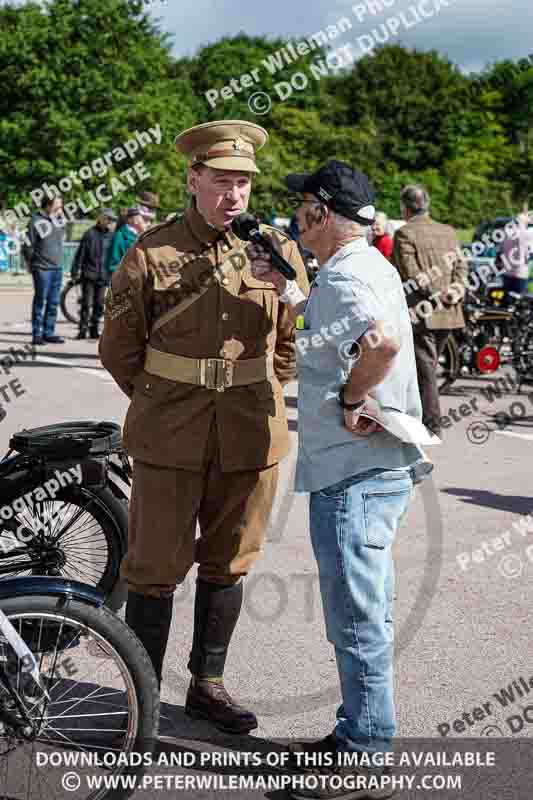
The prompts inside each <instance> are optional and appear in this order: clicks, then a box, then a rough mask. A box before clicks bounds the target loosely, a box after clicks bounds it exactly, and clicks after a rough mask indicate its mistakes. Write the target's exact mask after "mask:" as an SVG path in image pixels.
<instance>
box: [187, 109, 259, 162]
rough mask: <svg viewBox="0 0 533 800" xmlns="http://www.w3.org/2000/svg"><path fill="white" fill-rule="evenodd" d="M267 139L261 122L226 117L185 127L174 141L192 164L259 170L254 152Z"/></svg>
mask: <svg viewBox="0 0 533 800" xmlns="http://www.w3.org/2000/svg"><path fill="white" fill-rule="evenodd" d="M267 139H268V133H267V132H266V130H265V129H264V128H261V126H260V125H256V124H255V123H254V122H246V121H245V120H238V119H229V120H222V121H220V122H204V123H203V124H202V125H195V126H194V128H188V130H186V131H183V132H182V133H180V134H179V135H178V136H177V137H176V139H175V142H174V143H175V145H176V149H177V150H178V151H179V152H180V153H183V154H184V155H186V156H189V157H190V159H191V166H195V165H196V164H206V165H207V166H209V167H213V169H229V170H238V171H242V172H259V171H260V170H259V169H258V168H257V166H256V163H255V154H256V151H257V150H260V149H261V147H263V145H264V144H265V142H266V140H267Z"/></svg>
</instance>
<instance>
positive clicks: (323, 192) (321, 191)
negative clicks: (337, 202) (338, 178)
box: [317, 187, 333, 202]
mask: <svg viewBox="0 0 533 800" xmlns="http://www.w3.org/2000/svg"><path fill="white" fill-rule="evenodd" d="M317 195H318V196H319V197H321V198H322V200H325V201H326V202H327V201H328V200H331V198H332V197H333V195H332V194H330V193H329V192H326V190H325V189H322V187H320V189H319V190H318V192H317Z"/></svg>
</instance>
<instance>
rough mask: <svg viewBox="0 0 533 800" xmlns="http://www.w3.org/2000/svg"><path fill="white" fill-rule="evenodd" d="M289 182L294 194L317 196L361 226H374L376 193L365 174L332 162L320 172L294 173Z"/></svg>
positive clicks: (289, 177) (347, 165)
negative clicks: (305, 193) (307, 193)
mask: <svg viewBox="0 0 533 800" xmlns="http://www.w3.org/2000/svg"><path fill="white" fill-rule="evenodd" d="M285 183H286V184H287V187H288V188H289V190H290V191H291V192H297V193H298V194H303V193H304V192H309V193H310V194H314V195H315V197H316V198H318V200H320V202H322V203H324V204H325V205H327V206H328V208H331V210H332V211H336V212H337V213H339V214H342V216H343V217H347V218H348V219H352V220H353V221H354V222H358V223H359V224H360V225H372V223H373V222H374V218H375V216H376V209H375V207H374V201H375V199H376V192H375V190H374V187H373V186H372V184H371V183H370V181H369V180H368V178H367V176H366V175H365V174H364V172H360V171H359V170H358V169H355V168H354V167H351V166H350V165H349V164H345V163H344V161H337V160H336V159H331V160H330V161H328V163H327V164H326V165H325V166H323V167H320V169H319V170H317V172H314V173H312V174H309V173H308V172H305V173H292V174H291V175H287V177H286V178H285Z"/></svg>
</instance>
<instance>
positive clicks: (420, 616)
mask: <svg viewBox="0 0 533 800" xmlns="http://www.w3.org/2000/svg"><path fill="white" fill-rule="evenodd" d="M30 306H31V290H29V289H28V288H25V287H18V288H10V289H7V288H1V289H0V309H1V311H0V353H2V354H5V353H7V352H9V348H10V347H13V346H15V347H17V348H23V347H24V346H25V345H29V344H30V343H31V336H30V310H31V309H30ZM58 332H59V333H60V334H62V335H64V336H65V337H66V338H67V342H66V344H65V345H48V346H46V347H43V348H39V349H38V354H37V356H36V358H35V359H32V358H31V357H28V358H27V359H26V360H25V361H24V362H22V363H20V364H19V365H18V366H17V367H16V368H14V370H13V373H12V374H11V375H1V381H0V383H1V384H2V385H4V386H5V385H6V384H8V383H9V381H12V380H17V381H18V384H17V388H16V391H15V390H14V389H13V387H12V386H11V387H10V388H9V389H7V390H6V391H7V392H8V394H9V396H10V401H9V402H5V397H4V405H5V410H6V411H7V416H6V418H5V419H4V420H3V422H2V423H1V425H0V432H1V439H0V441H1V443H2V446H3V449H2V452H5V450H7V446H8V441H9V438H10V436H11V435H12V434H13V433H14V432H16V431H18V430H20V429H22V428H24V427H36V426H39V425H45V424H50V423H56V422H60V421H68V420H76V419H78V420H79V419H83V418H86V419H93V420H114V421H116V422H119V423H122V422H123V419H124V415H125V412H126V410H127V405H128V399H127V398H126V397H125V396H124V395H123V394H122V392H121V391H120V389H119V388H118V387H117V386H116V385H115V384H114V382H113V380H112V379H111V377H110V376H109V375H108V374H107V373H106V372H105V370H104V369H103V368H102V365H101V364H100V361H99V358H98V354H97V347H96V343H95V342H94V341H86V342H77V341H75V339H74V337H75V335H76V332H77V331H76V328H75V326H73V325H71V324H70V323H67V322H65V321H60V322H59V324H58ZM494 377H495V376H491V378H492V379H493V378H494ZM496 377H498V376H496ZM499 377H504V378H506V379H507V389H511V391H507V392H506V393H505V394H503V395H502V396H501V397H500V398H498V399H495V400H493V401H492V402H489V401H488V400H487V398H486V397H485V396H484V395H483V390H484V389H486V388H487V386H489V385H490V384H491V383H492V381H491V380H488V379H475V380H474V379H472V380H470V379H469V380H463V381H461V382H460V384H459V387H460V389H461V391H462V394H460V395H459V394H457V395H455V394H454V395H447V396H443V397H442V413H443V414H449V413H450V418H451V419H452V423H451V424H450V426H449V427H448V428H447V429H446V431H445V432H444V440H443V444H442V445H441V446H439V447H435V448H431V451H430V450H429V448H428V455H430V456H431V458H432V460H433V461H434V464H435V469H434V473H433V477H432V479H431V480H428V481H425V482H424V483H423V484H422V485H421V487H419V488H418V489H417V491H416V494H415V497H414V500H413V502H412V504H411V507H410V509H409V512H408V514H407V516H406V518H405V520H404V522H403V524H402V527H401V529H400V531H399V533H398V536H397V541H396V544H395V549H394V552H395V565H396V593H397V597H396V606H395V609H396V610H395V614H396V618H395V624H396V651H397V652H396V659H395V684H396V689H395V698H396V706H397V721H398V735H399V736H400V737H419V738H423V739H428V738H433V742H432V743H431V744H432V745H433V747H434V748H438V747H439V745H443V746H444V745H446V744H448V746H449V745H450V743H452V744H454V745H455V746H459V744H460V743H459V740H460V739H462V738H466V737H469V738H472V737H473V738H477V739H478V742H482V741H484V737H487V736H493V737H510V738H511V739H512V742H513V743H514V745H515V748H516V746H517V745H518V741H517V740H518V739H522V738H529V737H531V735H532V733H533V643H532V639H531V624H530V621H529V613H530V608H531V600H532V591H531V585H532V582H531V577H532V575H533V536H532V533H533V514H532V512H533V478H532V469H531V441H532V440H533V394H531V395H529V394H528V392H533V386H532V387H523V390H522V393H521V394H518V393H517V391H516V387H515V388H513V387H512V371H511V370H510V368H509V369H505V370H503V371H501V372H500V373H499ZM22 392H23V393H22ZM16 395H18V396H16ZM296 397H297V384H296V383H292V384H290V385H289V386H288V387H287V390H286V398H287V410H288V418H289V424H290V428H291V437H292V440H293V448H292V452H291V455H290V456H289V457H288V458H287V459H285V460H284V462H283V463H282V465H281V477H280V488H279V492H278V498H277V501H276V506H275V509H274V514H273V521H272V524H271V528H270V530H269V535H268V541H267V543H266V546H265V549H264V553H263V556H262V558H261V560H260V562H259V563H258V565H257V567H256V568H255V570H254V572H253V573H252V574H251V575H250V576H249V577H248V578H247V580H246V587H245V603H244V609H243V612H242V615H241V619H240V621H239V624H238V627H237V630H236V633H235V635H234V640H233V643H232V648H231V651H230V654H229V658H228V663H227V668H226V685H227V687H228V689H229V690H230V691H231V692H232V693H233V694H234V696H235V697H236V698H238V699H239V701H241V702H242V703H243V704H246V705H249V706H250V707H252V708H253V709H254V710H255V712H256V713H257V715H258V717H259V721H260V726H259V729H258V730H257V731H255V732H254V733H253V735H252V736H250V737H242V738H235V737H228V736H225V735H224V734H221V733H218V732H217V731H215V730H214V729H213V728H212V727H211V726H210V725H209V724H207V723H203V722H193V721H191V720H189V719H188V718H187V717H185V716H184V714H183V705H184V700H185V692H186V687H187V683H188V672H187V669H186V664H187V658H188V653H189V648H190V644H191V632H192V610H193V596H194V595H193V587H194V574H192V573H191V575H190V576H189V578H188V580H187V582H186V583H185V585H184V586H183V587H181V588H180V589H179V590H178V591H177V592H176V595H175V601H174V618H173V625H172V631H171V637H170V643H169V647H168V652H167V659H166V664H165V671H164V676H163V687H162V698H161V699H162V713H163V720H162V726H161V734H162V736H163V739H162V742H163V743H162V745H161V747H163V748H166V749H167V750H168V749H169V750H170V751H173V752H185V751H189V750H191V751H196V752H200V751H202V750H203V751H212V752H234V751H235V750H252V751H255V750H261V751H262V752H268V751H269V749H272V750H278V751H279V749H280V744H279V743H280V742H281V741H282V740H284V739H291V738H295V737H299V738H316V737H322V736H324V735H325V734H327V733H328V732H329V731H330V730H331V728H332V724H333V721H334V716H335V709H336V706H337V704H338V701H339V689H338V680H337V671H336V664H335V659H334V652H333V649H332V647H331V645H330V644H329V643H328V642H327V640H326V638H325V632H324V625H323V620H322V613H321V606H320V596H319V591H318V583H317V574H316V566H315V562H314V559H313V555H312V551H311V546H310V542H309V533H308V509H307V503H308V498H307V495H301V494H298V495H294V494H293V492H292V476H293V473H294V459H295V455H296V443H297V440H296V437H297V408H296ZM461 407H463V408H462V410H461ZM468 411H470V413H468ZM498 414H499V415H500V416H496V420H495V419H494V417H495V415H498ZM502 414H505V415H507V416H506V417H505V416H502ZM454 416H455V417H456V419H453V417H454ZM530 514H532V516H531V517H530V516H529V515H530ZM530 520H531V521H532V524H531V525H530V524H529V522H530ZM528 548H529V549H528ZM520 678H522V681H520ZM530 679H531V684H530V683H529V682H530ZM513 681H516V685H515V686H514V687H512V684H513ZM509 685H511V687H512V688H513V691H512V692H511V694H512V695H513V696H512V698H511V699H508V700H507V702H505V698H503V700H504V702H503V703H502V702H501V699H502V696H501V690H502V688H504V687H509ZM516 686H518V687H519V689H521V694H520V692H519V691H518V690H517V688H516ZM526 690H527V691H526ZM528 692H531V694H528ZM495 695H497V696H495ZM498 697H499V698H500V699H498ZM484 704H487V705H484ZM528 708H529V711H528ZM474 709H478V710H477V711H474ZM511 717H514V721H509V720H510V718H511ZM454 722H455V726H454ZM529 744H530V742H529ZM479 746H480V745H479ZM530 756H531V750H530V751H529V760H530V761H531V757H530ZM153 769H155V768H153ZM205 769H206V768H204V770H205ZM209 769H210V768H209V767H208V771H209ZM156 771H158V772H164V770H162V769H157V770H156ZM186 771H187V770H186V769H184V770H180V769H171V770H170V772H171V773H179V772H184V773H185V772H186ZM221 771H222V772H226V773H228V772H231V771H232V770H231V768H230V767H228V768H226V769H222V770H221V769H217V768H216V766H213V767H212V770H211V773H210V774H214V773H218V772H221ZM233 771H235V770H233ZM494 774H495V773H494ZM485 776H486V777H484V778H483V780H485V779H486V780H488V777H487V776H488V773H487V772H486V773H485ZM487 785H488V784H487ZM529 786H531V783H529ZM478 789H479V790H480V791H481V794H479V796H480V797H484V798H486V797H489V794H488V793H487V792H486V791H485V793H483V791H484V789H483V783H482V781H481V783H480V784H479V786H478ZM482 789H483V791H482ZM157 791H158V793H159V791H160V790H159V789H158V790H157ZM161 791H162V793H163V794H165V793H166V791H167V790H166V789H161ZM509 791H510V790H509ZM517 791H518V792H519V793H518V794H517V793H515V794H513V795H512V797H513V798H514V797H516V798H521V797H522V796H523V797H524V798H525V797H530V793H529V794H528V793H526V794H524V795H522V793H521V792H520V791H519V790H517ZM527 791H528V792H530V790H527ZM154 793H155V789H154V788H153V787H152V789H150V788H148V789H145V790H142V791H139V792H138V793H136V795H135V796H136V797H151V796H153V795H154ZM178 793H181V790H180V792H178ZM171 794H172V796H174V795H175V794H176V791H173V792H171ZM189 794H190V796H193V793H189ZM431 794H432V795H433V796H435V797H439V798H444V797H448V796H449V797H459V796H461V797H463V796H468V797H477V796H478V795H477V794H475V793H473V792H469V793H468V794H464V793H462V794H450V795H447V794H445V793H443V792H432V793H431ZM219 795H220V796H222V795H224V796H225V795H226V792H225V791H223V790H209V789H207V790H204V789H202V790H200V789H199V790H198V791H195V792H194V796H195V797H215V796H219ZM227 796H228V797H229V796H231V797H248V796H250V797H252V796H253V797H261V796H268V797H284V796H285V794H284V793H283V792H282V793H281V794H280V793H276V792H274V793H273V794H272V793H268V792H267V793H262V792H261V791H259V792H247V791H243V792H239V791H232V792H229V791H228V793H227ZM401 796H402V797H415V796H416V797H419V796H421V797H422V796H424V797H425V796H429V793H423V794H409V793H405V794H404V793H402V795H401ZM491 796H492V795H491ZM496 797H503V795H501V794H500V795H497V794H495V795H494V798H495V800H496ZM510 797H511V795H509V798H510ZM505 800H508V798H507V795H505Z"/></svg>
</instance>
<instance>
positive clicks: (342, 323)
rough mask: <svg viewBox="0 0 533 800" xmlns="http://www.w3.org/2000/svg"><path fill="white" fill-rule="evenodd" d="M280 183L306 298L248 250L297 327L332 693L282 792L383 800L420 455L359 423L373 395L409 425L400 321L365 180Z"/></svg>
mask: <svg viewBox="0 0 533 800" xmlns="http://www.w3.org/2000/svg"><path fill="white" fill-rule="evenodd" d="M287 185H288V187H289V189H290V190H291V191H292V192H297V193H299V194H301V195H303V199H302V202H301V204H300V206H299V208H298V211H297V217H298V225H299V229H300V237H301V242H302V245H303V246H304V247H306V248H307V249H309V250H311V251H312V252H313V253H314V254H315V256H316V257H317V259H318V262H319V264H320V268H319V271H318V275H317V277H316V279H315V281H314V283H313V286H312V288H311V293H310V295H309V299H308V301H307V302H306V300H305V298H304V296H303V294H302V292H300V291H299V289H298V287H297V286H296V285H294V284H293V282H291V281H286V279H285V278H284V277H283V276H282V275H280V274H279V273H278V272H276V271H275V270H272V267H271V265H270V264H269V262H268V259H267V258H266V257H265V254H264V252H261V251H260V250H259V249H258V248H256V249H255V251H254V254H253V257H254V264H253V271H254V275H256V277H259V278H262V279H263V280H268V281H271V282H272V283H274V284H275V285H276V288H277V290H278V292H279V293H280V295H281V299H282V301H283V302H285V303H287V304H289V305H290V306H292V309H291V314H292V315H293V317H294V318H296V319H297V320H298V322H299V323H300V324H298V325H297V331H296V351H297V370H298V377H299V385H298V420H299V422H298V428H299V431H300V434H299V450H298V463H297V469H296V478H295V484H296V485H295V490H296V491H297V492H309V493H310V531H311V541H312V545H313V550H314V553H315V557H316V559H317V562H318V571H319V578H320V591H321V595H322V603H323V608H324V616H325V622H326V632H327V637H328V639H329V641H330V642H331V643H332V644H333V645H334V647H335V655H336V659H337V668H338V671H339V678H340V685H341V693H342V704H341V705H340V706H339V708H338V710H337V719H336V725H335V729H334V732H333V733H331V734H329V735H328V736H327V737H326V738H325V739H322V740H320V741H318V742H312V743H295V744H293V745H291V746H290V748H289V749H290V751H291V755H292V759H293V761H294V762H295V764H296V765H297V766H299V767H303V768H305V766H306V763H307V766H317V760H318V766H320V761H319V759H320V757H322V756H323V755H324V754H329V756H330V758H329V759H328V760H326V759H322V765H324V766H323V769H324V773H325V778H324V780H323V781H322V782H321V783H319V785H318V788H316V789H302V790H298V791H293V792H292V796H293V797H295V798H299V797H301V798H304V797H305V798H307V797H315V798H321V799H322V800H330V798H331V799H332V798H342V797H351V798H352V797H353V798H355V797H357V798H363V797H365V798H366V797H369V798H385V797H391V796H392V794H394V791H393V790H392V788H391V784H390V783H389V780H390V776H389V775H386V777H384V775H383V770H382V768H381V765H382V764H383V760H384V754H386V753H387V752H388V751H390V749H391V747H392V737H393V736H394V734H395V713H394V702H393V669H392V657H393V625H392V604H393V574H394V573H393V561H392V544H393V541H394V537H395V533H396V531H397V529H398V526H399V523H400V520H401V518H402V517H403V515H404V514H405V512H406V510H407V507H408V504H409V500H410V498H411V496H412V493H413V478H414V479H415V482H416V481H417V480H418V472H419V470H420V467H421V462H422V459H421V451H420V448H419V447H418V446H417V445H416V444H415V443H407V442H406V441H402V440H400V439H399V438H396V437H395V436H393V435H392V434H391V433H390V432H389V431H388V430H387V429H385V428H384V427H382V426H381V425H379V424H378V423H377V422H376V421H373V420H370V419H369V418H368V417H364V416H362V414H363V413H364V411H365V406H367V404H369V403H370V401H371V400H372V402H373V403H376V402H377V404H378V406H379V407H381V409H383V408H388V409H396V410H398V411H400V412H403V414H405V415H407V416H408V417H411V418H413V419H414V420H420V418H421V416H422V409H421V403H420V396H419V391H418V384H417V376H416V365H415V356H414V350H413V336H412V332H411V323H410V318H409V313H408V309H407V304H406V300H405V296H404V292H403V287H402V283H401V280H400V278H399V275H398V273H397V271H396V269H395V268H394V267H393V266H392V264H390V262H389V261H388V260H387V259H386V258H384V257H383V255H382V254H381V253H380V252H379V251H378V250H376V248H374V247H371V246H370V245H369V244H368V241H367V238H366V236H365V231H366V229H367V227H368V226H369V225H371V224H372V222H373V221H374V217H375V208H374V198H375V193H374V190H373V188H372V186H371V185H370V183H369V181H368V178H367V177H366V175H364V174H363V173H361V172H359V171H358V170H356V169H353V168H352V167H351V166H349V165H348V164H344V163H343V162H340V161H336V160H331V161H329V162H328V163H327V164H326V165H325V166H324V167H322V168H321V169H320V170H318V171H317V172H316V173H314V174H313V175H289V176H288V178H287ZM425 463H426V465H427V466H426V469H427V468H429V466H430V465H428V462H427V461H426V462H425ZM345 753H350V754H352V757H353V754H354V753H355V754H357V755H356V759H357V763H359V762H361V766H360V767H357V768H354V766H353V761H352V763H351V765H348V766H344V767H343V766H342V761H343V758H345V756H343V754H345ZM365 760H366V767H368V769H366V768H365ZM310 762H311V763H310ZM326 763H330V764H332V766H331V768H330V767H326V766H325V764H326ZM339 764H340V766H339ZM378 765H379V766H378ZM354 775H355V777H358V778H361V779H362V780H363V785H361V783H359V787H360V788H361V786H362V791H358V792H354V791H353V786H352V788H347V787H348V783H346V782H345V783H344V784H343V785H342V786H340V788H339V782H338V778H339V777H341V778H350V780H351V779H353V778H354ZM331 778H334V780H330V779H331ZM371 779H372V780H371ZM365 788H367V789H368V791H364V789H365Z"/></svg>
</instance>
